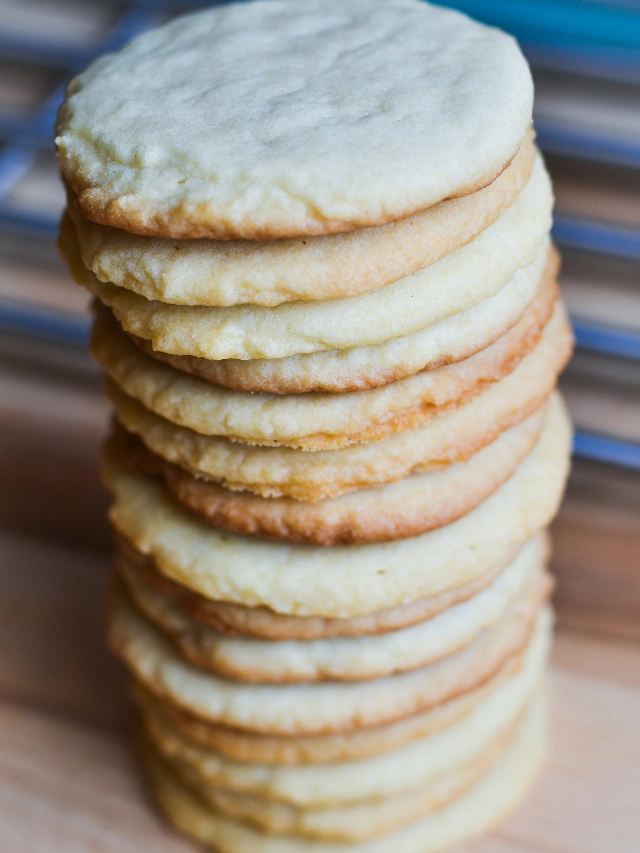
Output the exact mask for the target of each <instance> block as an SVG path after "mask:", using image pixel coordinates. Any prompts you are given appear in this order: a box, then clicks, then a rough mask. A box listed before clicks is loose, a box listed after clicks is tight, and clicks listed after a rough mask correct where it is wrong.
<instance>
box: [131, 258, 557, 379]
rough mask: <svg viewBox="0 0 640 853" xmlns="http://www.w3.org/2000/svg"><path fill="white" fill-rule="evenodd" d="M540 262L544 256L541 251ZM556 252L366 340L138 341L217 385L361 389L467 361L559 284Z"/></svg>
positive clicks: (148, 350)
mask: <svg viewBox="0 0 640 853" xmlns="http://www.w3.org/2000/svg"><path fill="white" fill-rule="evenodd" d="M534 263H536V264H537V263H540V264H542V256H540V258H539V259H537V260H536V261H535V262H534ZM558 266H559V264H558V253H557V251H556V250H555V249H553V248H552V249H551V251H550V253H549V255H548V258H547V259H546V266H545V268H544V271H543V272H542V273H541V275H542V280H541V281H537V280H536V277H535V276H534V275H532V274H531V272H532V271H531V270H530V269H529V268H528V267H523V268H522V269H520V270H518V272H517V273H516V274H515V275H514V276H513V278H512V279H511V281H510V282H509V283H508V284H506V285H505V286H504V287H503V288H502V290H500V291H498V293H496V295H495V296H490V297H489V298H488V299H483V300H482V302H480V303H478V305H474V306H473V307H472V308H467V310H466V311H459V312H458V313H457V314H452V315H451V317H445V319H444V320H439V321H437V322H436V323H433V324H432V325H430V326H427V327H426V328H425V329H422V330H421V331H419V332H413V333H412V334H410V335H404V336H403V337H401V338H393V339H392V340H390V341H385V342H384V343H382V344H374V345H372V346H368V347H351V348H348V349H341V350H337V349H335V350H325V351H322V352H312V353H305V354H302V355H292V356H289V357H287V358H262V359H249V360H246V361H243V360H242V359H221V360H219V361H211V360H210V359H206V358H198V357H196V356H189V355H170V354H169V353H165V352H161V351H160V350H154V349H153V347H152V345H151V342H150V341H148V340H146V338H140V337H138V336H136V335H132V336H131V337H132V339H133V341H134V343H135V344H136V346H138V347H139V348H140V349H142V351H143V352H145V353H146V354H147V355H150V356H153V357H154V358H156V359H159V360H160V361H164V362H165V363H166V364H170V365H171V366H172V367H175V368H177V369H178V370H181V371H183V372H184V373H191V374H192V375H193V376H199V377H201V378H202V379H206V380H207V381H208V382H213V383H214V384H215V385H223V386H224V387H226V388H235V389H237V390H238V391H258V392H267V393H273V394H300V393H308V392H309V391H332V392H340V391H361V390H364V389H366V388H376V387H378V386H380V385H388V384H389V383H390V382H396V381H397V380H398V379H404V378H405V377H406V376H413V375H414V374H415V373H419V372H420V371H421V370H434V369H436V368H437V367H442V366H443V365H444V364H452V363H454V362H456V361H462V360H463V359H465V358H468V357H469V356H471V355H473V354H474V353H476V352H479V351H480V350H482V349H484V348H485V347H488V346H490V345H491V344H492V343H493V342H494V341H495V340H496V339H497V338H499V337H500V335H503V334H504V333H505V332H506V331H507V329H510V328H511V326H513V325H514V323H516V322H517V321H518V320H519V319H520V317H521V316H522V315H523V314H524V312H525V310H526V309H527V307H528V306H529V305H530V304H531V303H532V302H533V300H534V299H535V298H536V296H537V295H539V294H540V292H541V291H546V290H548V289H549V288H552V287H554V286H555V280H556V275H557V272H558Z"/></svg>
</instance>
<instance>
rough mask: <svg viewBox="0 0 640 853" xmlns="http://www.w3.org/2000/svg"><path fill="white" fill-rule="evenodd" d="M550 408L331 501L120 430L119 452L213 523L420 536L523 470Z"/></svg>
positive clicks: (358, 538) (374, 538)
mask: <svg viewBox="0 0 640 853" xmlns="http://www.w3.org/2000/svg"><path fill="white" fill-rule="evenodd" d="M543 421H544V413H543V411H539V412H535V413H534V414H533V415H530V416H529V417H528V418H527V419H526V420H525V421H524V422H523V423H521V424H518V425H517V426H514V427H511V428H510V429H509V430H505V431H504V432H503V433H502V434H501V435H500V436H498V438H497V439H496V440H495V441H494V442H492V443H491V444H489V445H487V446H486V447H484V448H482V450H479V451H478V452H477V453H476V454H474V455H473V456H472V457H471V458H470V459H468V460H467V461H465V462H459V463H457V464H453V465H448V466H446V467H445V468H442V469H440V470H437V471H430V472H427V473H424V474H413V475H411V476H409V477H404V478H403V479H402V480H397V481H395V482H394V483H388V484H386V485H384V486H377V487H372V488H369V489H360V490H358V491H356V492H351V493H350V494H348V495H342V496H341V497H338V498H328V499H326V500H324V501H318V502H310V501H297V500H295V499H294V498H263V497H260V496H258V495H250V494H247V493H246V492H245V493H241V492H240V493H239V492H234V491H231V490H230V489H226V488H224V486H219V485H217V484H216V483H214V482H211V481H206V480H204V479H202V478H201V477H195V476H194V475H193V474H190V473H189V472H188V471H185V470H184V469H183V468H180V467H179V466H177V465H172V464H171V463H169V462H165V461H164V460H163V459H162V458H161V457H160V456H156V455H154V454H151V453H150V452H149V451H148V450H146V449H145V447H144V445H143V444H141V442H137V441H136V440H135V439H134V441H135V446H134V447H131V439H127V437H126V433H123V432H122V431H120V432H119V433H116V435H114V436H113V437H112V438H111V440H110V443H111V447H112V452H113V453H114V454H115V455H116V457H117V458H118V459H119V460H120V463H121V464H122V465H123V466H124V467H125V468H128V469H129V470H131V471H133V472H138V473H142V474H151V475H154V476H157V475H160V476H161V477H162V478H163V479H164V482H165V485H166V488H167V490H168V491H169V494H171V495H172V496H173V497H174V498H175V499H176V500H177V501H178V503H180V504H182V505H183V506H185V507H187V508H188V509H190V510H192V511H193V512H195V513H196V514H197V515H199V516H200V517H201V518H203V519H204V520H205V521H207V522H208V523H209V524H211V525H213V527H216V528H218V529H219V530H230V531H232V532H234V533H248V534H250V535H252V536H261V537H264V538H267V539H279V540H285V541H287V542H298V543H307V544H310V545H324V546H328V545H338V544H344V545H353V544H362V543H364V542H389V541H392V540H394V539H406V538H408V537H409V536H419V535H420V534H421V533H426V532H427V530H433V529H435V528H437V527H442V526H443V525H445V524H450V523H451V522H452V521H455V520H456V519H457V518H460V517H461V516H463V515H466V513H468V512H471V510H473V509H475V507H477V506H478V505H479V504H480V503H482V501H483V500H485V499H486V498H487V497H488V496H489V495H490V494H492V493H493V492H494V491H495V490H496V489H497V488H498V487H499V486H500V485H502V483H504V481H505V480H506V479H507V478H508V477H510V476H511V475H512V474H513V472H514V471H515V469H516V467H517V465H518V464H519V463H520V462H521V461H522V459H523V458H524V456H526V454H527V453H528V452H529V451H530V450H531V448H532V447H533V445H534V444H535V442H536V441H537V439H538V435H539V433H540V429H541V427H542V423H543Z"/></svg>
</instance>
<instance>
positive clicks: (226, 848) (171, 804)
mask: <svg viewBox="0 0 640 853" xmlns="http://www.w3.org/2000/svg"><path fill="white" fill-rule="evenodd" d="M546 745H547V709H546V704H545V702H544V700H542V701H537V702H535V703H534V704H533V706H532V708H531V711H530V712H529V713H528V714H527V715H526V717H525V719H524V720H523V722H522V723H521V724H520V726H519V727H518V730H517V733H516V736H515V737H514V739H513V740H512V742H511V743H510V744H509V745H508V746H507V747H506V749H504V750H503V752H502V753H501V755H500V757H499V758H498V759H497V760H496V761H495V762H494V763H493V765H492V766H491V767H490V769H489V770H488V771H487V772H486V773H485V774H484V775H483V777H482V778H481V780H480V781H479V782H477V783H476V784H475V785H473V786H472V787H471V788H470V789H469V790H468V791H467V792H466V793H464V794H462V796H460V797H458V798H457V799H455V800H454V801H453V802H452V803H450V804H449V805H448V806H446V807H444V808H442V809H439V810H437V811H436V812H434V813H432V814H430V815H427V817H424V818H422V819H419V820H415V821H412V822H411V823H409V824H407V825H406V826H404V827H402V828H400V829H396V830H394V831H392V832H389V833H387V834H385V835H383V836H381V837H380V838H376V839H374V840H369V841H363V842H360V843H353V842H349V841H347V842H344V841H321V840H318V839H306V838H303V837H300V836H285V835H273V834H270V833H263V832H260V831H258V830H256V829H253V828H251V827H249V826H248V825H247V824H245V823H242V822H238V821H236V820H233V819H232V818H228V817H225V816H224V815H222V814H221V813H220V812H219V811H218V810H216V809H213V808H211V807H206V806H205V805H204V804H203V803H202V800H200V799H199V798H197V797H195V796H194V795H193V794H191V793H190V792H189V791H188V789H187V788H186V787H183V786H182V785H181V784H180V783H179V782H178V781H177V780H176V778H175V776H174V775H173V774H172V773H171V772H170V770H169V769H168V767H167V765H166V764H164V763H163V762H162V761H160V760H159V759H155V758H154V757H153V756H152V755H151V754H147V756H146V761H145V764H146V767H147V773H148V776H149V781H150V784H151V788H152V792H153V794H154V796H155V798H156V800H157V801H158V803H159V805H160V807H161V809H162V810H163V812H164V813H165V815H166V816H167V818H168V819H169V820H170V822H171V823H173V824H174V825H175V826H176V827H178V828H179V829H181V830H182V831H183V832H186V833H187V834H189V835H191V836H193V837H194V838H195V839H197V840H198V841H199V842H201V843H204V844H207V845H209V846H211V847H212V848H213V849H214V850H216V851H218V853H307V851H308V853H389V851H390V850H393V851H396V852H397V853H438V851H441V850H445V849H449V847H451V846H452V845H455V844H459V843H461V842H464V841H467V840H469V839H471V838H473V837H475V836H476V835H480V834H481V833H483V832H486V831H487V830H489V829H490V828H491V827H492V826H494V825H495V824H496V823H498V822H499V821H500V820H503V819H504V818H505V817H506V816H507V815H508V814H509V813H510V812H511V811H512V810H513V809H514V808H515V807H516V806H517V805H518V804H519V803H520V801H521V800H522V799H523V797H524V796H525V794H526V793H527V792H528V790H529V788H530V787H531V785H532V784H533V781H534V780H535V778H536V776H537V775H538V772H539V770H540V768H541V765H542V761H543V758H544V756H545V754H546Z"/></svg>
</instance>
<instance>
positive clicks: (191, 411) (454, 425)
mask: <svg viewBox="0 0 640 853" xmlns="http://www.w3.org/2000/svg"><path fill="white" fill-rule="evenodd" d="M532 97H533V92H532V84H531V79H530V76H529V71H528V68H527V65H526V62H525V61H524V59H523V58H522V56H521V54H520V52H519V50H518V48H517V46H516V45H515V43H514V42H513V41H512V40H511V39H510V38H509V37H508V36H505V35H504V34H502V33H500V32H498V31H496V30H493V29H489V28H486V27H483V26H480V25H478V24H476V23H474V22H472V21H470V20H469V19H468V18H466V17H465V16H463V15H460V14H458V13H456V12H451V11H448V10H443V9H439V8H437V7H434V6H430V5H429V4H426V3H421V2H418V0H377V2H376V3H371V2H370V0H327V1H326V2H324V3H322V4H318V3H316V2H315V0H266V2H249V3H243V4H240V5H237V6H227V7H224V8H218V9H213V10H208V11H204V12H199V13H197V14H194V15H190V16H187V17H184V18H182V19H178V20H175V21H173V22H172V23H170V24H168V25H166V26H165V27H163V28H160V29H158V30H156V31H154V32H151V33H149V34H146V35H144V36H142V37H140V38H138V39H136V40H135V41H134V42H133V43H131V44H130V45H129V46H128V47H126V48H125V49H124V50H123V51H121V52H120V53H118V54H115V55H112V56H107V57H104V58H102V59H100V60H99V61H98V62H96V63H94V64H93V65H92V66H91V67H90V68H89V69H88V70H87V71H85V72H84V73H82V74H81V75H79V76H78V77H76V78H75V79H74V80H73V81H72V83H71V84H70V87H69V92H68V98H67V101H66V103H65V105H64V106H63V108H62V110H61V113H60V117H59V123H58V140H57V143H58V150H59V157H60V163H61V167H62V171H63V175H64V178H65V181H66V184H67V187H68V192H69V205H68V211H67V213H66V215H65V219H64V222H63V225H62V237H61V245H62V249H63V253H64V254H65V256H66V258H67V259H68V262H69V264H70V267H71V269H72V271H73V274H74V276H75V278H76V279H77V281H78V282H79V283H80V284H81V285H82V286H84V287H86V288H87V289H88V290H89V291H90V292H91V293H92V294H94V295H95V297H96V322H95V328H94V336H93V352H94V355H95V357H96V358H97V359H98V361H99V362H100V364H101V365H102V366H103V368H104V371H105V374H106V377H107V390H108V394H109V397H110V398H111V400H112V402H113V405H114V408H115V414H116V418H115V426H114V430H113V434H112V437H111V438H110V439H109V441H108V444H107V447H106V449H105V456H104V476H105V479H106V482H107V484H108V486H109V489H110V491H111V493H112V496H113V504H112V508H111V521H112V524H113V527H114V530H115V534H116V541H117V546H118V558H117V567H116V572H115V577H114V583H113V590H112V595H111V598H110V602H109V615H108V625H109V627H108V630H109V638H110V642H111V644H112V646H113V648H114V649H115V651H116V652H117V653H118V654H119V655H120V656H121V658H122V659H123V660H124V661H125V663H126V665H127V667H128V668H129V670H130V672H131V676H132V691H133V695H134V698H135V702H136V706H137V709H138V712H139V713H138V725H137V743H138V746H139V751H140V754H141V757H142V760H143V762H144V765H145V767H146V770H147V775H148V778H149V780H150V783H151V786H152V789H153V791H154V793H155V796H156V798H157V801H158V803H159V804H160V806H161V808H162V809H163V811H164V812H165V813H166V815H167V816H168V818H169V820H170V821H171V822H172V823H173V824H175V825H176V826H178V827H180V828H181V829H182V830H184V831H185V832H187V833H189V834H191V835H192V836H194V837H195V838H197V839H199V840H200V841H202V842H204V843H206V844H210V845H211V846H212V847H215V848H216V849H217V850H219V851H221V853H259V851H263V853H302V851H307V850H309V851H314V853H348V851H358V853H383V851H384V853H387V851H390V850H394V851H396V850H397V851H398V853H427V851H435V850H440V849H442V848H445V847H448V846H449V845H451V844H454V843H456V842H458V841H461V840H463V839H466V838H469V837H471V836H473V835H475V834H477V833H480V832H482V831H485V830H486V829H488V828H489V827H491V826H492V825H494V824H495V822H496V821H498V820H499V819H501V818H502V817H503V816H504V815H505V814H506V813H508V812H509V811H510V810H511V809H512V808H513V807H514V806H515V805H516V804H517V803H518V802H519V801H520V800H521V798H522V797H523V795H524V793H525V792H526V790H527V789H528V787H529V786H530V784H531V782H532V780H533V778H534V777H535V774H536V772H537V770H538V768H539V765H540V761H541V757H542V755H543V754H544V743H545V698H544V671H545V663H546V658H547V652H548V647H549V641H550V634H551V615H550V611H549V607H548V604H547V601H548V598H549V594H550V589H551V583H550V580H549V576H548V574H547V572H546V562H547V558H548V542H547V535H546V533H545V528H546V527H547V525H548V524H549V522H550V521H551V519H552V518H553V516H554V514H555V512H556V510H557V507H558V503H559V500H560V497H561V493H562V489H563V486H564V482H565V478H566V473H567V467H568V457H569V446H570V427H569V423H568V420H567V415H566V413H565V410H564V407H563V404H562V402H561V400H560V398H559V397H558V396H557V393H556V392H555V391H554V388H555V384H556V380H557V376H558V373H559V371H560V370H561V369H562V367H563V365H564V364H565V362H566V360H567V358H568V356H569V353H570V349H571V334H570V330H569V327H568V324H567V318H566V315H565V312H564V309H563V306H562V304H561V302H560V301H559V297H558V288H557V285H556V274H557V268H558V259H557V256H556V253H555V251H554V249H553V248H552V247H551V245H550V242H549V229H550V224H551V208H552V193H551V187H550V184H549V179H548V176H547V173H546V171H545V167H544V164H543V162H542V160H541V158H540V155H539V154H538V153H537V151H536V148H535V144H534V140H533V134H532V131H531V129H530V122H531V108H532Z"/></svg>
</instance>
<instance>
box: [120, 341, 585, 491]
mask: <svg viewBox="0 0 640 853" xmlns="http://www.w3.org/2000/svg"><path fill="white" fill-rule="evenodd" d="M571 348H572V339H571V337H570V335H567V336H565V337H564V338H563V339H562V341H560V342H558V341H556V340H553V339H552V338H550V337H545V336H544V335H543V336H542V338H541V340H540V341H539V342H538V345H537V346H536V347H535V348H534V349H533V350H532V351H531V352H530V353H529V354H528V355H526V356H525V357H524V358H523V359H522V360H521V361H520V362H519V364H518V365H516V367H515V369H514V370H513V371H512V372H511V373H509V374H508V375H507V376H505V377H504V378H503V379H501V380H500V382H496V383H492V384H490V385H488V386H487V387H486V388H485V389H484V390H483V391H482V392H481V393H480V394H478V395H477V396H475V397H472V398H471V400H470V401H468V402H466V403H465V404H464V405H461V406H458V407H456V408H453V409H447V410H446V411H445V412H443V413H442V414H440V415H438V416H436V417H434V418H432V419H431V420H430V421H427V423H425V424H423V425H422V426H419V427H417V428H414V429H410V430H405V431H404V432H400V433H396V434H394V435H392V436H390V437H388V438H386V439H382V440H381V441H379V442H377V443H375V444H355V445H350V446H347V447H345V448H341V449H338V450H325V451H316V452H314V453H307V452H305V451H301V450H296V449H293V448H288V447H252V446H251V445H248V444H242V443H239V442H234V441H229V439H226V438H222V437H214V436H204V435H200V434H198V433H196V432H193V431H192V430H190V429H186V428H184V427H180V426H177V425H176V424H173V423H171V422H170V421H168V420H165V419H164V418H162V417H159V416H158V415H156V414H155V413H153V412H151V411H150V410H149V409H147V408H145V407H144V406H143V405H141V404H140V403H139V402H138V401H137V400H135V399H134V398H133V397H130V396H129V395H127V394H125V393H124V392H123V391H122V390H121V389H120V388H119V387H118V386H117V385H116V384H115V383H114V382H113V381H110V380H108V381H107V386H106V387H107V394H108V396H109V398H110V399H111V402H112V403H113V405H114V406H115V408H116V412H117V416H118V419H119V421H120V422H121V423H122V424H123V425H124V426H125V428H126V429H127V431H129V432H130V433H132V434H133V435H137V436H139V437H140V439H141V440H142V441H143V442H144V444H145V445H146V446H147V447H148V448H149V449H150V450H151V451H153V452H154V453H156V454H157V455H158V456H161V457H162V458H163V459H166V460H167V461H168V462H173V463H175V464H176V465H180V466H181V467H183V468H185V469H187V470H189V471H192V472H193V473H194V474H196V475H200V476H203V477H205V478H206V479H208V480H213V481H215V482H220V483H222V484H223V485H224V486H225V487H226V488H228V489H233V490H235V491H249V492H252V493H253V494H257V495H262V496H263V497H281V496H285V497H294V498H297V499H299V500H321V499H323V498H330V497H337V496H338V495H341V494H345V493H347V492H349V491H351V490H353V489H357V488H365V487H367V486H374V485H377V484H380V483H388V482H392V481H393V480H397V479H400V478H401V477H406V476H407V475H409V474H411V473H417V472H420V471H431V470H435V469H437V468H441V467H443V466H445V465H450V464H452V463H454V462H462V461H464V460H466V459H468V458H470V456H472V455H473V454H474V453H476V452H477V451H478V450H480V449H481V448H482V447H484V446H486V445H487V444H489V443H490V442H491V441H494V440H495V439H496V438H497V437H498V435H499V434H500V433H501V432H502V431H503V430H505V429H508V428H509V427H510V426H513V425H515V424H517V423H520V422H521V421H522V420H524V419H525V418H526V417H528V416H529V415H530V414H532V413H533V412H534V411H535V410H536V409H538V408H539V407H540V406H541V405H542V403H543V401H544V400H545V399H546V398H547V397H548V395H549V394H550V393H551V392H552V390H553V388H554V386H555V384H556V380H557V376H558V373H559V372H560V371H561V370H562V368H563V367H564V365H565V363H566V361H567V360H568V358H569V356H570V354H571Z"/></svg>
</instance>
